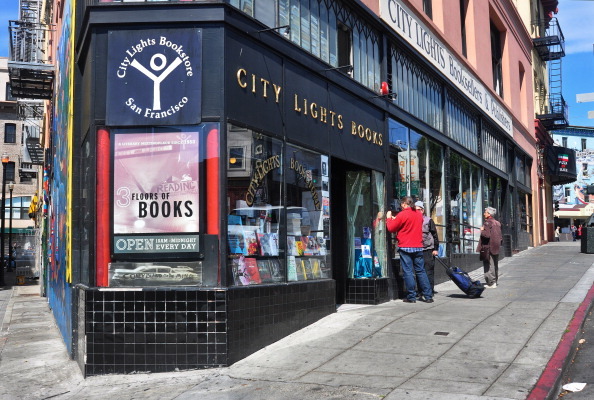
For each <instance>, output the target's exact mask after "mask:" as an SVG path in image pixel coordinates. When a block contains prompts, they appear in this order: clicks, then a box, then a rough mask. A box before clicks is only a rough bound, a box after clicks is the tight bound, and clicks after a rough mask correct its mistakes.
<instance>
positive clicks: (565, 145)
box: [561, 137, 567, 147]
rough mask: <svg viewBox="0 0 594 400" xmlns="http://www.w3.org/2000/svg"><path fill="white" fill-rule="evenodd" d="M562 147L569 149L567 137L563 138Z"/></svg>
mask: <svg viewBox="0 0 594 400" xmlns="http://www.w3.org/2000/svg"><path fill="white" fill-rule="evenodd" d="M561 147H567V137H562V138H561Z"/></svg>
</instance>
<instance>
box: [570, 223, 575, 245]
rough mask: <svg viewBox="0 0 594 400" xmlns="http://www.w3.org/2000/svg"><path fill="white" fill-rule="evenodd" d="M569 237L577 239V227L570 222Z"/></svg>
mask: <svg viewBox="0 0 594 400" xmlns="http://www.w3.org/2000/svg"><path fill="white" fill-rule="evenodd" d="M570 229H571V237H572V238H573V241H574V242H575V241H576V240H577V228H576V227H575V225H574V224H571V228H570Z"/></svg>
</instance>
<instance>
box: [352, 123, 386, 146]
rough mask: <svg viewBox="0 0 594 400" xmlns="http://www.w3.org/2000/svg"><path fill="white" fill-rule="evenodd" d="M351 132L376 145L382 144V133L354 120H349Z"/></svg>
mask: <svg viewBox="0 0 594 400" xmlns="http://www.w3.org/2000/svg"><path fill="white" fill-rule="evenodd" d="M351 134H352V135H353V136H359V137H360V138H361V139H365V140H367V141H368V142H369V143H373V144H375V145H378V146H382V145H383V144H384V135H383V134H382V133H378V132H376V131H374V130H371V129H370V128H366V127H364V126H363V125H361V124H357V123H356V122H355V121H352V122H351Z"/></svg>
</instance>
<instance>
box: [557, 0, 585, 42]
mask: <svg viewBox="0 0 594 400" xmlns="http://www.w3.org/2000/svg"><path fill="white" fill-rule="evenodd" d="M556 17H557V19H558V20H559V25H560V26H561V31H562V32H563V36H564V37H565V53H566V54H574V53H583V52H592V45H593V44H594V24H593V23H592V18H593V17H594V1H584V0H562V1H561V2H560V4H559V14H557V15H556Z"/></svg>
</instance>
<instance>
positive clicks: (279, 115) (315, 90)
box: [73, 3, 531, 375]
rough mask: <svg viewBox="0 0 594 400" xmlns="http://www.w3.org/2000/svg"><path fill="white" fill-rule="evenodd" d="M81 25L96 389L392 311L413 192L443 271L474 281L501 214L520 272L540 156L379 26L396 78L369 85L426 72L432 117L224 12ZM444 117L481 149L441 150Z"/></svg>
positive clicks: (80, 212) (196, 9)
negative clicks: (396, 234)
mask: <svg viewBox="0 0 594 400" xmlns="http://www.w3.org/2000/svg"><path fill="white" fill-rule="evenodd" d="M81 11H85V13H84V14H83V15H84V19H83V20H82V24H81V26H80V27H79V28H80V31H79V32H80V33H79V34H78V36H77V37H78V40H77V47H76V53H77V67H78V76H77V78H76V79H77V85H76V97H77V98H78V99H80V101H79V102H77V106H75V115H77V116H78V117H77V118H75V132H80V133H81V134H80V136H78V137H75V143H76V145H75V149H76V150H75V157H76V159H78V160H79V163H80V167H81V168H79V169H78V171H80V172H75V175H74V176H75V182H79V185H80V187H79V189H80V190H79V191H77V190H75V191H74V192H75V193H81V196H80V198H78V199H76V201H78V202H79V203H78V204H79V206H77V207H76V212H75V216H74V218H73V219H74V221H73V229H74V237H75V238H76V239H75V240H74V241H73V248H74V249H75V251H74V254H75V258H76V259H75V261H74V263H73V265H74V268H73V281H74V282H77V284H76V285H75V287H74V294H75V296H73V298H74V299H76V300H75V301H76V307H73V308H75V311H74V315H73V322H75V323H73V326H76V329H75V334H74V338H75V340H74V342H75V345H74V350H73V357H74V358H76V359H77V361H78V362H79V365H80V366H81V369H82V370H83V372H84V374H85V375H97V374H106V373H129V372H133V371H153V372H161V371H172V370H175V369H191V368H205V367H215V366H225V365H230V364H232V363H234V362H236V361H238V360H240V359H241V358H243V357H245V356H247V355H249V354H251V353H253V352H255V351H257V350H259V349H261V348H263V347H264V346H266V345H268V344H270V343H272V342H274V341H276V340H279V339H281V338H282V337H285V336H287V335H289V334H290V333H292V332H295V331H296V330H298V329H301V328H303V327H305V326H307V325H309V324H311V323H313V322H315V321H316V320H318V319H320V318H322V317H324V316H327V315H329V314H331V313H333V312H335V310H336V304H340V303H360V304H378V303H382V302H386V301H389V300H392V299H396V298H398V297H399V292H401V291H402V289H403V288H402V282H401V279H399V267H398V258H397V256H395V254H396V253H395V251H394V247H393V245H392V240H391V238H390V236H389V234H387V233H386V232H385V229H384V225H383V220H382V219H381V217H382V215H383V213H384V212H385V211H386V210H387V209H389V208H390V207H391V206H392V205H393V204H396V203H397V201H396V199H397V198H399V197H400V196H402V195H412V196H414V197H416V198H418V199H422V200H424V201H426V202H428V203H430V206H429V207H428V208H429V209H430V210H431V211H430V213H431V214H430V215H431V216H432V218H434V220H436V223H437V224H438V226H439V229H440V239H442V240H443V244H442V246H441V247H440V256H442V257H447V258H449V259H450V260H451V262H455V263H456V264H457V265H460V266H465V267H478V266H479V263H480V262H479V260H478V256H477V254H476V253H475V251H474V249H475V248H476V240H477V239H478V237H477V229H479V228H480V225H481V224H482V220H480V218H481V216H482V209H483V208H484V206H486V205H487V204H488V205H492V206H495V207H496V208H497V209H498V210H501V221H502V225H503V226H504V229H505V230H506V232H505V233H506V235H507V236H506V238H507V240H508V242H509V244H508V245H507V246H508V247H507V249H508V250H509V251H508V252H507V253H508V254H505V255H511V250H512V248H513V243H514V242H517V241H518V237H519V236H518V234H517V232H516V230H517V229H518V228H516V226H517V225H515V224H514V218H516V219H517V218H519V217H518V215H520V211H519V210H520V207H519V205H520V204H522V203H523V201H522V196H524V198H525V197H526V196H529V193H531V190H530V186H531V184H530V182H529V178H528V181H526V175H527V176H528V177H529V176H530V174H529V172H528V173H527V174H522V176H520V177H519V176H518V172H517V171H516V166H517V165H524V168H523V169H522V171H526V170H528V171H529V170H530V164H531V159H530V157H528V156H527V155H526V154H525V153H524V152H523V151H522V150H521V149H520V148H519V147H518V146H517V145H516V144H515V143H514V142H513V140H512V139H511V138H510V137H509V135H508V134H507V133H505V132H503V131H502V130H501V129H499V128H497V127H496V124H494V123H493V122H491V121H489V118H488V117H487V116H486V115H485V114H484V113H483V112H482V111H481V110H479V109H478V108H476V107H474V106H472V105H471V104H470V103H469V102H467V101H466V100H464V96H463V94H462V93H461V92H460V90H459V89H457V88H456V87H454V86H452V85H451V84H449V83H448V82H447V80H446V79H443V77H441V76H440V74H439V72H438V71H437V70H435V68H433V67H432V66H431V65H429V64H428V63H426V62H424V61H423V60H422V59H421V58H419V57H417V56H416V55H415V53H414V50H413V49H412V48H411V47H410V46H409V45H408V44H406V43H403V42H400V41H399V39H398V38H397V37H396V36H395V35H390V34H389V33H388V32H387V30H386V28H385V26H383V25H382V23H381V22H380V21H379V20H377V19H374V18H371V17H369V16H368V15H367V16H366V17H365V18H366V23H368V24H370V25H371V26H373V27H374V29H377V31H378V32H382V36H381V37H382V41H381V43H383V45H381V46H379V48H383V49H384V51H385V52H387V53H388V54H390V57H387V58H389V59H390V60H392V61H388V60H384V61H382V62H381V63H380V64H379V65H380V70H378V71H376V73H377V74H378V75H382V73H381V71H386V70H389V69H392V71H394V70H395V69H394V68H396V64H398V63H401V64H399V65H404V64H407V63H408V64H410V63H413V64H415V65H417V68H418V70H421V71H424V72H423V73H424V74H426V78H427V80H428V81H429V80H430V81H431V82H432V85H433V86H432V87H433V88H434V90H435V91H436V96H438V97H435V99H437V100H435V99H434V100H431V101H430V102H429V101H428V103H431V107H430V108H427V110H428V111H427V112H424V113H422V114H423V115H425V117H423V116H420V115H421V114H419V113H415V112H412V113H411V112H407V111H405V110H406V106H402V105H399V103H398V101H397V98H398V96H401V97H402V94H401V93H402V92H400V93H396V94H394V92H397V91H396V81H395V76H394V74H391V76H392V77H393V79H394V81H390V80H388V84H389V87H390V89H391V90H389V93H388V94H386V95H379V94H378V92H377V91H375V90H371V89H370V87H369V86H374V85H370V84H367V85H362V84H361V83H359V82H357V81H355V80H353V79H352V77H351V76H350V75H349V73H348V70H347V71H345V70H344V69H342V68H336V67H332V63H330V65H329V64H328V63H327V62H325V61H323V60H320V59H318V58H316V57H313V56H311V55H310V54H308V53H307V52H305V51H303V50H302V49H301V48H299V47H298V46H296V45H294V44H293V43H292V42H291V41H289V40H287V39H286V38H284V37H283V35H282V33H280V34H279V33H277V32H276V31H275V30H268V29H267V28H266V27H265V26H263V25H262V24H261V23H260V22H258V21H256V20H254V19H252V18H250V17H249V16H246V15H244V14H243V13H242V12H239V11H238V10H237V9H235V8H234V7H232V6H229V5H226V4H189V3H184V4H181V3H180V4H166V5H163V4H158V3H153V4H150V5H148V4H143V5H140V4H135V5H129V4H128V5H125V4H107V5H105V4H104V5H96V6H93V7H86V8H81ZM352 11H355V12H358V13H361V15H362V16H363V15H365V13H366V11H365V9H364V8H363V7H362V6H355V7H354V8H353V9H352ZM155 15H159V16H160V17H161V18H160V19H161V21H160V22H159V24H155V23H154V22H149V21H153V20H154V16H155ZM382 29H383V30H382ZM106 54H107V57H105V55H106ZM339 67H340V66H339ZM345 72H346V73H345ZM400 83H401V86H400V87H399V88H398V91H403V90H404V91H406V90H410V91H411V92H413V93H412V94H413V95H414V91H415V90H417V89H415V88H412V87H410V88H406V83H407V82H406V80H402V81H400ZM377 86H379V85H377ZM374 88H375V87H374ZM88 93H93V96H88ZM439 96H441V97H439ZM431 110H438V111H439V113H440V116H439V118H438V117H436V116H435V114H434V115H433V116H431V117H430V114H431V113H430V112H429V111H431ZM448 110H454V111H455V112H458V113H459V114H460V116H459V117H457V119H458V120H459V121H462V122H460V123H459V125H460V126H466V127H470V128H464V129H470V131H471V132H475V134H476V137H475V138H473V139H472V140H470V142H468V143H467V142H464V143H460V141H459V140H457V139H456V138H457V136H455V135H453V134H447V132H448V131H450V132H451V131H453V130H454V129H455V128H453V126H454V125H453V124H452V123H451V122H450V123H449V124H448V120H449V121H452V120H453V117H452V115H453V114H452V113H453V112H454V111H452V113H451V112H450V111H448ZM456 110H458V111H456ZM460 110H470V114H472V115H470V114H464V113H463V112H462V111H460ZM428 118H431V121H432V122H431V123H429V122H427V121H428ZM438 119H439V121H437V120H438ZM438 124H441V125H440V126H441V127H442V129H437V127H438ZM457 129H460V128H457ZM444 131H446V134H444ZM469 143H470V144H469ZM473 143H474V144H473ZM473 146H476V147H473ZM487 147H488V148H491V149H493V148H494V149H498V151H499V153H489V155H488V156H487V157H482V154H483V149H484V148H487ZM498 154H499V155H503V159H504V162H503V163H501V162H500V160H499V158H500V157H498V156H497V155H498ZM485 158H487V159H490V160H491V162H489V161H487V160H485ZM519 160H520V161H519ZM518 163H520V164H518ZM520 178H521V179H520ZM83 193H84V195H82V194H83ZM522 193H524V195H522ZM527 201H528V200H526V202H527ZM526 202H524V203H526ZM528 204H529V203H528ZM83 238H84V239H83ZM439 272H440V271H436V282H440V281H445V279H446V278H445V277H444V276H443V275H442V274H440V273H439Z"/></svg>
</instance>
